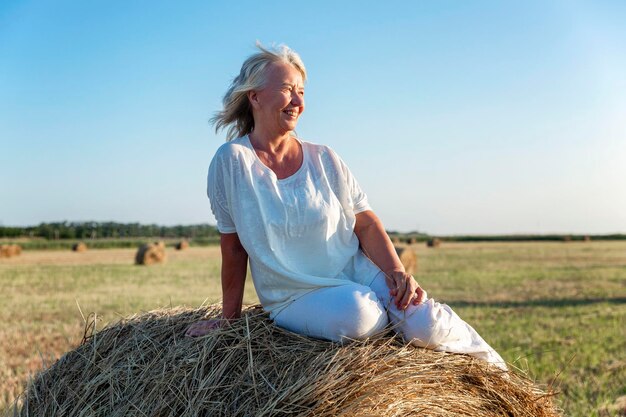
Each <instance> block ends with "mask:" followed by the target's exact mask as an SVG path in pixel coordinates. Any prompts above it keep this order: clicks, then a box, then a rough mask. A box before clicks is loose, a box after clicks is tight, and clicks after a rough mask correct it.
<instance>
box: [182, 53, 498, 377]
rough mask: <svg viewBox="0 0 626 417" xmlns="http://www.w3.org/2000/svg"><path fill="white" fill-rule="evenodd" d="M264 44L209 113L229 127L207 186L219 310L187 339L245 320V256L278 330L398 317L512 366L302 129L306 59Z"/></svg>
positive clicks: (361, 325) (434, 344) (336, 331)
mask: <svg viewBox="0 0 626 417" xmlns="http://www.w3.org/2000/svg"><path fill="white" fill-rule="evenodd" d="M259 49H260V52H258V53H257V54H254V55H252V56H251V57H250V58H248V59H247V60H246V61H245V62H244V64H243V66H242V68H241V72H240V74H239V75H238V76H237V77H236V78H235V79H234V81H233V83H232V85H231V87H230V88H229V89H228V92H227V93H226V95H225V97H224V109H223V110H222V111H221V112H219V113H218V114H217V115H216V117H215V118H214V119H213V121H214V122H215V125H216V129H217V130H220V129H222V128H226V127H228V134H227V138H228V142H227V143H225V144H224V145H222V146H221V147H220V148H219V149H218V151H217V153H216V155H215V156H214V158H213V160H212V161H211V165H210V167H209V175H208V187H207V191H208V196H209V199H210V201H211V209H212V210H213V214H214V215H215V218H216V219H217V227H218V229H219V231H220V233H221V252H222V272H221V277H222V294H223V316H222V318H221V319H217V320H215V319H213V320H204V321H200V322H198V323H195V324H194V325H192V326H191V327H190V328H189V329H188V330H187V335H189V336H201V335H204V334H206V333H207V332H210V331H211V330H212V329H214V328H216V327H219V326H222V325H223V324H224V323H226V322H227V321H228V320H234V319H237V318H238V317H240V315H241V309H242V297H243V292H244V283H245V278H246V273H247V263H248V260H249V261H250V270H251V272H252V279H253V281H254V286H255V289H256V291H257V295H258V297H259V300H260V301H261V304H262V305H263V308H264V309H265V310H266V311H268V312H269V313H270V317H271V319H272V320H274V322H275V323H276V324H277V325H278V326H281V327H284V328H287V329H289V330H291V331H294V332H296V333H300V334H304V335H308V336H312V337H315V338H320V339H327V340H332V341H336V342H342V341H345V340H350V339H362V338H367V337H370V336H372V335H374V334H375V333H377V332H380V331H382V330H383V329H384V328H385V327H386V326H387V324H388V323H392V324H394V325H395V326H396V327H395V328H396V330H397V331H399V332H401V334H402V335H403V336H404V337H405V339H407V341H409V342H411V343H412V344H414V345H416V346H420V347H427V348H431V349H436V350H441V351H449V352H457V353H467V354H470V355H473V356H476V357H478V358H481V359H484V360H486V361H488V362H490V363H493V364H495V365H497V366H499V367H500V368H502V369H504V370H506V369H507V368H506V365H505V364H504V361H503V360H502V358H501V357H500V356H499V355H498V353H496V351H494V350H493V349H492V348H491V347H490V346H489V345H488V344H487V343H486V342H485V341H484V340H483V339H482V338H481V337H480V336H479V335H478V333H476V331H475V330H474V329H473V328H472V327H471V326H469V325H468V324H467V323H465V322H464V321H463V320H461V319H460V318H459V317H458V316H457V315H456V314H455V313H454V312H453V311H452V310H451V309H450V308H449V307H448V306H446V305H442V304H439V303H436V302H435V301H434V300H432V299H428V298H427V296H426V292H425V291H424V290H422V288H421V287H420V286H419V285H418V284H417V282H416V281H415V279H414V278H413V276H411V275H410V274H408V273H407V272H406V271H405V269H404V266H403V265H402V263H401V261H400V259H399V258H398V255H397V253H396V251H395V249H394V247H393V244H392V243H391V241H390V239H389V237H388V236H387V233H386V232H385V228H384V226H383V224H382V222H381V221H380V219H379V218H378V217H377V216H376V214H374V212H373V211H372V209H371V207H370V206H369V203H368V200H367V196H366V195H365V193H364V192H363V191H362V190H361V188H360V186H359V184H358V182H357V181H356V179H355V178H354V176H353V175H352V173H351V172H350V169H348V167H347V166H346V164H345V163H344V162H343V160H342V159H341V158H340V157H339V156H338V155H337V154H336V153H335V152H334V151H333V150H332V149H331V148H329V147H327V146H323V145H316V144H313V143H310V142H306V141H302V140H300V139H299V138H297V137H296V135H295V133H294V132H295V128H296V125H297V123H298V119H299V117H300V116H301V114H302V113H303V111H304V83H305V81H306V70H305V68H304V65H303V64H302V61H301V59H300V57H299V56H298V55H297V54H296V53H295V52H294V51H292V50H291V49H289V48H288V47H286V46H282V47H280V48H278V49H276V50H267V49H264V48H262V47H260V46H259Z"/></svg>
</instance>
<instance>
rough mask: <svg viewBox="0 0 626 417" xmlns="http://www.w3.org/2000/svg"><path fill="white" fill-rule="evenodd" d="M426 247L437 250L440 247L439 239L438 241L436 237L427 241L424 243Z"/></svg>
mask: <svg viewBox="0 0 626 417" xmlns="http://www.w3.org/2000/svg"><path fill="white" fill-rule="evenodd" d="M426 246H428V247H429V248H438V247H439V246H441V239H439V238H438V237H434V238H432V239H428V240H427V241H426Z"/></svg>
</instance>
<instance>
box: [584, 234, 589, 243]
mask: <svg viewBox="0 0 626 417" xmlns="http://www.w3.org/2000/svg"><path fill="white" fill-rule="evenodd" d="M583 241H584V242H591V236H589V235H585V236H583Z"/></svg>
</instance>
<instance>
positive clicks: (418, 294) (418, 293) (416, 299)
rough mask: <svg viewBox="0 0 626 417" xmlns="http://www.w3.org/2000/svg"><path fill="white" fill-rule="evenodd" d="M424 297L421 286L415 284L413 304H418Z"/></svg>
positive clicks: (424, 293)
mask: <svg viewBox="0 0 626 417" xmlns="http://www.w3.org/2000/svg"><path fill="white" fill-rule="evenodd" d="M425 298H426V292H425V291H424V290H423V289H422V287H420V286H419V284H417V289H416V290H415V297H414V298H413V305H418V304H421V303H423V302H424V299H425Z"/></svg>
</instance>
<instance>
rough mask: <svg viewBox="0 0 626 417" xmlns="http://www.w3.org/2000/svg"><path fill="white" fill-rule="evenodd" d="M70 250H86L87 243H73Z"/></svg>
mask: <svg viewBox="0 0 626 417" xmlns="http://www.w3.org/2000/svg"><path fill="white" fill-rule="evenodd" d="M72 250H73V251H74V252H85V251H86V250H87V245H85V243H84V242H78V243H74V244H73V245H72Z"/></svg>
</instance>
